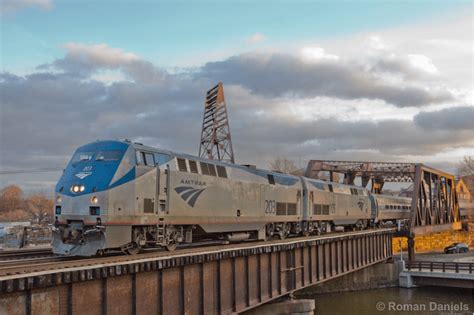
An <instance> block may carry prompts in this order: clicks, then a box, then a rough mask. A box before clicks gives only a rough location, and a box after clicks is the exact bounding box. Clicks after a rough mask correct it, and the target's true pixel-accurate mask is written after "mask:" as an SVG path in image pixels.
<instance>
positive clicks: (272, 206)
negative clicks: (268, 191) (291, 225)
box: [265, 200, 276, 214]
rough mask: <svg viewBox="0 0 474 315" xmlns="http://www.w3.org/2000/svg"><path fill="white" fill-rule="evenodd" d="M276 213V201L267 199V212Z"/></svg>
mask: <svg viewBox="0 0 474 315" xmlns="http://www.w3.org/2000/svg"><path fill="white" fill-rule="evenodd" d="M275 213H276V201H275V200H265V214H275Z"/></svg>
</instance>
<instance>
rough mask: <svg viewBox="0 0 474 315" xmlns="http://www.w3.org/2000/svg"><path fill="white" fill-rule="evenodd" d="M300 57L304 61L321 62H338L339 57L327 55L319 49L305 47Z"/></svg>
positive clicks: (322, 49)
mask: <svg viewBox="0 0 474 315" xmlns="http://www.w3.org/2000/svg"><path fill="white" fill-rule="evenodd" d="M301 55H302V57H303V59H304V60H306V61H309V62H311V61H321V60H332V61H337V60H339V56H336V55H331V54H328V53H326V52H325V51H324V48H321V47H305V48H303V49H302V51H301Z"/></svg>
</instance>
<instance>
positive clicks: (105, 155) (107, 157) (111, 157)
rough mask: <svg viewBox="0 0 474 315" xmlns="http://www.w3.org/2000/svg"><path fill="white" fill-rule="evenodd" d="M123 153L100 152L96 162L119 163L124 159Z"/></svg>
mask: <svg viewBox="0 0 474 315" xmlns="http://www.w3.org/2000/svg"><path fill="white" fill-rule="evenodd" d="M122 155H123V151H100V152H99V153H97V155H96V157H95V160H96V161H118V160H120V159H121V158H122Z"/></svg>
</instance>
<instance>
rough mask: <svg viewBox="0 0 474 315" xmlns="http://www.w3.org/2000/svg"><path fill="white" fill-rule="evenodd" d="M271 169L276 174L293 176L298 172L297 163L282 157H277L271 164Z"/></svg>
mask: <svg viewBox="0 0 474 315" xmlns="http://www.w3.org/2000/svg"><path fill="white" fill-rule="evenodd" d="M270 169H271V170H272V171H275V172H281V173H286V174H293V173H294V172H296V171H297V170H298V167H297V166H296V164H295V162H293V161H292V160H288V159H285V158H282V157H277V158H276V159H274V160H273V161H271V162H270Z"/></svg>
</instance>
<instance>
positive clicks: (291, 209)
mask: <svg viewBox="0 0 474 315" xmlns="http://www.w3.org/2000/svg"><path fill="white" fill-rule="evenodd" d="M287 214H288V215H296V203H288V211H287Z"/></svg>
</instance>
